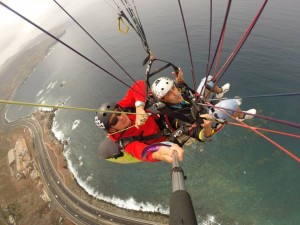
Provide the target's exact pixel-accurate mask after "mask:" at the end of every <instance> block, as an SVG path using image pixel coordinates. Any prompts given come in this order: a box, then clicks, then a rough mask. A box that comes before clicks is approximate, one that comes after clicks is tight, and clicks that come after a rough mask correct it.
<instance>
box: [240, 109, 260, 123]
mask: <svg viewBox="0 0 300 225" xmlns="http://www.w3.org/2000/svg"><path fill="white" fill-rule="evenodd" d="M243 112H245V113H250V114H253V115H255V114H256V109H249V110H248V111H243ZM253 117H254V116H252V115H249V114H244V117H243V118H238V117H237V118H236V119H238V120H239V121H244V120H249V119H252V118H253Z"/></svg>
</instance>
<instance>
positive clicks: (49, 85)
mask: <svg viewBox="0 0 300 225" xmlns="http://www.w3.org/2000/svg"><path fill="white" fill-rule="evenodd" d="M56 84H57V81H54V82H51V83H50V84H48V86H47V87H46V89H47V90H48V89H50V90H51V89H53V88H54V87H55V86H56Z"/></svg>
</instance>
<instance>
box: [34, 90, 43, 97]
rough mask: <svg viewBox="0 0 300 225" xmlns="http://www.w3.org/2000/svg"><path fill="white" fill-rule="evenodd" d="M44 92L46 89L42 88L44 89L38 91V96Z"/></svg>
mask: <svg viewBox="0 0 300 225" xmlns="http://www.w3.org/2000/svg"><path fill="white" fill-rule="evenodd" d="M43 93H44V90H43V89H42V90H40V91H39V93H37V95H36V97H39V96H40V95H41V94H43Z"/></svg>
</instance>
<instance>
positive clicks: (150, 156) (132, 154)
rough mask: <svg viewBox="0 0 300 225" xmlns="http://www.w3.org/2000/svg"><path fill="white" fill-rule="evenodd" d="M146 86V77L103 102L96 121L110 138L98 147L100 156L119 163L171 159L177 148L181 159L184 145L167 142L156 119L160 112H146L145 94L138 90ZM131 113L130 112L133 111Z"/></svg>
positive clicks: (167, 160)
mask: <svg viewBox="0 0 300 225" xmlns="http://www.w3.org/2000/svg"><path fill="white" fill-rule="evenodd" d="M141 88H142V89H143V90H144V92H142V93H146V92H145V90H146V88H145V83H144V81H138V82H136V83H135V84H134V85H133V86H132V89H129V90H128V91H127V93H126V95H125V96H124V98H123V99H122V100H121V101H119V102H118V103H114V102H106V103H103V104H101V106H100V108H99V110H98V112H97V116H96V117H95V123H96V125H97V126H98V127H100V128H101V129H103V130H105V131H106V132H107V134H108V137H109V139H110V140H104V141H103V142H102V144H101V145H100V148H99V154H100V157H102V158H104V159H109V160H110V161H113V162H118V163H132V162H140V161H147V162H158V161H165V162H168V163H172V161H173V154H174V152H176V153H177V155H178V159H179V160H180V161H181V160H182V159H183V156H184V150H183V148H181V147H179V146H178V145H177V144H174V143H171V142H166V140H167V136H166V134H164V133H163V132H162V131H161V129H160V127H159V125H158V123H157V120H158V119H159V116H158V115H152V114H151V115H149V114H147V113H146V112H145V109H144V107H145V103H146V96H143V95H141V94H140V92H136V91H135V90H137V91H138V90H141ZM130 113H131V114H130Z"/></svg>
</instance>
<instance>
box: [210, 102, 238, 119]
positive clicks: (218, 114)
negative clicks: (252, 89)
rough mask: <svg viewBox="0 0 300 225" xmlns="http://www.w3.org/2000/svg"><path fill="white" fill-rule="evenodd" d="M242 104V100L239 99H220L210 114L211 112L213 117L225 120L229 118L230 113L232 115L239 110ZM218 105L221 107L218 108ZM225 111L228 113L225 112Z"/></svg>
mask: <svg viewBox="0 0 300 225" xmlns="http://www.w3.org/2000/svg"><path fill="white" fill-rule="evenodd" d="M240 104H241V101H240V100H239V99H226V100H222V101H220V102H219V103H218V104H216V105H215V106H216V108H214V109H210V110H209V114H211V115H212V116H213V117H215V118H217V119H222V120H225V119H227V118H228V115H227V114H229V115H232V114H233V113H235V111H237V109H238V107H239V105H240ZM217 107H219V108H221V109H218V108H217ZM223 111H225V112H226V113H227V114H226V113H224V112H223Z"/></svg>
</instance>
